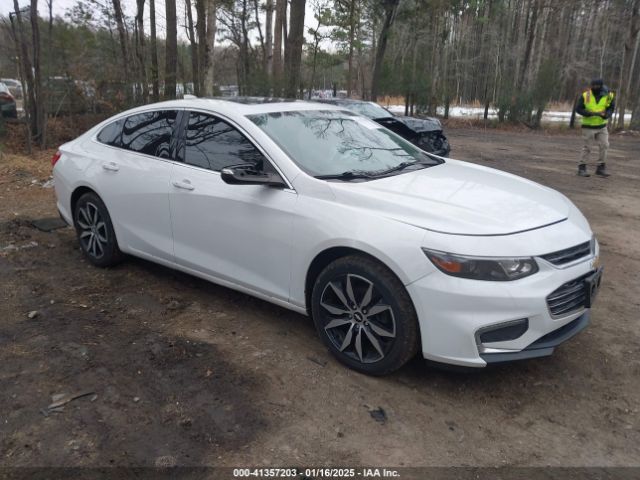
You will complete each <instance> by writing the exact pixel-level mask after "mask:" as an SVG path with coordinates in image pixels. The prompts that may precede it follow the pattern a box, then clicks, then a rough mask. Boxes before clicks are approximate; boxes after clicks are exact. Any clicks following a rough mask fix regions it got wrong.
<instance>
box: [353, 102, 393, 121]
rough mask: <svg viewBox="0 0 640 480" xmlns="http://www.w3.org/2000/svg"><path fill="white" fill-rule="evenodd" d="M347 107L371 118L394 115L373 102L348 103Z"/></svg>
mask: <svg viewBox="0 0 640 480" xmlns="http://www.w3.org/2000/svg"><path fill="white" fill-rule="evenodd" d="M345 108H348V109H349V110H351V111H352V112H356V113H359V114H360V115H364V116H365V117H369V118H388V117H392V116H393V115H391V114H390V113H389V112H388V111H386V110H385V109H384V108H382V107H381V106H380V105H378V104H377V103H373V102H354V103H348V104H346V105H345Z"/></svg>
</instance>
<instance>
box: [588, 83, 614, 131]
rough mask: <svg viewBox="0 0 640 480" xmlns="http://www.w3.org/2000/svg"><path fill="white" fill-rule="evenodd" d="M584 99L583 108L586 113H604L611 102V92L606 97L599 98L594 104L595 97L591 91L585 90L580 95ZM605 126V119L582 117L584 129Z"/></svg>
mask: <svg viewBox="0 0 640 480" xmlns="http://www.w3.org/2000/svg"><path fill="white" fill-rule="evenodd" d="M582 98H583V99H584V107H585V109H586V110H587V112H594V113H599V112H604V111H606V110H607V108H609V106H610V105H611V102H613V92H609V93H608V94H607V95H603V96H602V97H600V100H599V101H597V102H596V96H595V95H594V94H593V92H592V91H591V89H589V90H586V91H585V92H584V93H583V94H582ZM606 124H607V119H606V118H602V117H600V116H597V115H596V116H594V117H582V125H583V126H585V127H601V126H604V125H606Z"/></svg>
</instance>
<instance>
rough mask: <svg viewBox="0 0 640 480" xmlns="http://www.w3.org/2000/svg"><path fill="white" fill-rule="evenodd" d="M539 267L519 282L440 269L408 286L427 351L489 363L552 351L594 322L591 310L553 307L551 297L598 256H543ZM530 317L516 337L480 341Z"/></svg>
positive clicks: (452, 360)
mask: <svg viewBox="0 0 640 480" xmlns="http://www.w3.org/2000/svg"><path fill="white" fill-rule="evenodd" d="M537 261H538V265H539V268H540V270H539V272H538V273H536V274H535V275H531V276H530V277H527V278H523V279H521V280H516V281H513V282H487V281H477V280H467V279H462V278H456V277H451V276H449V275H445V274H443V273H441V272H439V271H436V272H433V273H430V274H429V275H427V276H425V277H423V278H421V279H419V280H417V281H415V282H413V283H411V284H409V285H407V291H408V292H409V295H410V296H411V299H412V300H413V303H414V306H415V308H416V312H417V314H418V319H419V323H420V335H421V340H422V354H423V356H424V357H425V358H426V359H428V360H432V361H435V362H439V363H447V364H453V365H460V366H467V367H484V366H486V365H487V364H488V363H497V362H506V361H511V360H519V359H524V358H534V357H540V356H545V355H550V354H551V353H552V352H553V350H554V348H555V347H556V346H558V345H559V344H560V343H562V342H564V341H566V340H568V339H569V338H571V337H573V336H574V335H575V334H577V333H578V332H579V331H581V330H582V329H584V328H585V327H586V326H587V324H588V322H589V309H587V308H579V309H577V310H575V311H571V312H569V313H568V314H566V315H562V316H555V315H552V314H551V312H550V311H549V308H548V305H547V300H546V299H547V296H548V295H549V294H550V293H551V292H553V291H554V290H556V289H557V288H558V287H560V286H561V285H563V284H565V283H567V282H570V281H571V280H574V279H576V278H578V277H581V276H584V275H585V274H587V273H589V272H591V271H593V270H594V257H589V258H586V259H585V261H582V262H580V263H578V264H576V265H573V266H570V267H568V268H556V267H554V266H553V265H551V264H550V263H548V262H545V261H544V260H538V259H537ZM521 319H527V321H528V328H527V329H526V331H525V332H524V333H523V334H522V335H520V336H518V338H515V339H513V340H507V341H499V342H493V343H480V342H479V340H478V333H479V332H482V331H484V330H486V329H491V328H492V327H496V326H501V325H503V324H509V322H517V321H519V320H521Z"/></svg>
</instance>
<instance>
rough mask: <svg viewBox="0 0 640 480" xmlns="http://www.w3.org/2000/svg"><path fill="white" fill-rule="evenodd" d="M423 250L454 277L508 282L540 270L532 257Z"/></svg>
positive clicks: (434, 262) (432, 260) (441, 268)
mask: <svg viewBox="0 0 640 480" xmlns="http://www.w3.org/2000/svg"><path fill="white" fill-rule="evenodd" d="M422 251H424V253H425V255H426V256H427V257H429V260H431V262H433V264H434V265H435V266H436V267H437V268H438V270H440V271H441V272H444V273H446V274H447V275H452V276H454V277H461V278H470V279H472V280H490V281H494V282H507V281H510V280H518V279H519V278H524V277H528V276H529V275H533V274H534V273H536V272H537V271H538V264H537V263H536V261H535V260H534V259H533V258H530V257H529V258H502V257H497V258H494V257H466V256H462V255H453V254H451V253H445V252H437V251H434V250H427V249H426V248H423V249H422Z"/></svg>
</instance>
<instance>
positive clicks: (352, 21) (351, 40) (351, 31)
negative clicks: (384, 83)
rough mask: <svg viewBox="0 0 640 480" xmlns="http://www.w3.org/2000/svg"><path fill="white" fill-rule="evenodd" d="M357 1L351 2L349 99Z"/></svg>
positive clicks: (351, 0)
mask: <svg viewBox="0 0 640 480" xmlns="http://www.w3.org/2000/svg"><path fill="white" fill-rule="evenodd" d="M355 23H356V0H349V57H348V64H349V67H348V70H347V97H349V98H351V89H352V86H351V82H352V78H353V42H354V39H355V29H356V25H355Z"/></svg>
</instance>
